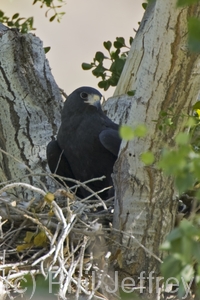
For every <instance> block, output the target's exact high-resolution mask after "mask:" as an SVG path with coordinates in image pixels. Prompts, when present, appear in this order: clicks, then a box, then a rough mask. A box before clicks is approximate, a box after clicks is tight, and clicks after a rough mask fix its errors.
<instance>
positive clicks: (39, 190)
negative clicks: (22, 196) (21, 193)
mask: <svg viewBox="0 0 200 300" xmlns="http://www.w3.org/2000/svg"><path fill="white" fill-rule="evenodd" d="M15 187H24V188H27V189H29V190H32V191H34V192H37V193H38V194H40V195H42V196H44V197H45V195H46V194H47V193H46V192H44V191H43V190H42V189H40V188H37V187H35V186H32V185H30V184H28V183H22V182H15V183H10V184H7V185H6V186H4V187H3V188H1V189H0V194H2V193H3V192H5V191H7V190H9V189H12V188H15Z"/></svg>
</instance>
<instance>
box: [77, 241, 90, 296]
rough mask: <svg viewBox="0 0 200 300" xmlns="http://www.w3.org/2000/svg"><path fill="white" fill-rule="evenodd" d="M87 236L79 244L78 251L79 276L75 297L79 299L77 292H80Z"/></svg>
mask: <svg viewBox="0 0 200 300" xmlns="http://www.w3.org/2000/svg"><path fill="white" fill-rule="evenodd" d="M87 242H88V238H86V237H85V236H84V240H83V244H82V246H81V251H80V263H79V277H78V286H77V287H76V299H77V300H78V299H79V294H80V286H81V277H82V275H83V259H84V254H85V247H86V245H87Z"/></svg>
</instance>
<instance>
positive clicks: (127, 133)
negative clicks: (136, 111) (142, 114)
mask: <svg viewBox="0 0 200 300" xmlns="http://www.w3.org/2000/svg"><path fill="white" fill-rule="evenodd" d="M119 135H120V136H121V138H122V139H123V140H126V141H130V140H132V139H133V138H134V137H135V132H134V129H133V128H132V127H130V126H127V125H123V126H120V128H119Z"/></svg>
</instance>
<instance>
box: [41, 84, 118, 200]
mask: <svg viewBox="0 0 200 300" xmlns="http://www.w3.org/2000/svg"><path fill="white" fill-rule="evenodd" d="M101 98H102V95H101V93H100V92H99V91H97V90H96V89H94V88H92V87H87V86H85V87H80V88H78V89H76V90H75V91H74V92H73V93H71V94H70V95H69V96H68V97H67V100H66V101H65V104H64V108H63V111H62V115H61V126H60V129H59V132H58V135H57V140H55V141H51V142H50V143H49V144H48V146H47V161H48V165H49V168H50V170H51V172H52V173H56V174H57V175H60V176H64V177H68V178H73V179H76V180H79V181H81V182H84V181H87V180H90V179H92V178H97V177H101V176H103V175H105V176H106V178H105V179H104V180H102V181H100V180H98V181H93V182H90V183H88V186H89V187H90V188H91V189H92V190H93V191H95V192H97V191H100V190H102V189H104V188H106V187H109V186H112V185H113V183H112V178H111V174H112V172H113V165H114V163H115V161H116V159H117V156H118V152H119V147H120V143H121V139H120V137H119V133H118V129H119V125H117V124H115V123H114V122H112V121H111V120H110V119H109V118H108V117H107V116H106V115H105V114H104V112H103V111H102V108H101V103H100V100H101ZM66 184H67V185H68V186H72V185H74V184H73V183H70V182H69V181H66ZM77 194H78V196H80V197H87V196H88V195H89V192H88V191H87V190H85V189H84V188H80V189H79V190H78V193H77ZM99 195H100V196H101V197H102V198H103V199H107V198H109V197H110V196H112V195H113V189H111V190H110V191H109V190H107V191H104V192H102V193H100V194H99Z"/></svg>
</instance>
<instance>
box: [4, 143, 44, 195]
mask: <svg viewBox="0 0 200 300" xmlns="http://www.w3.org/2000/svg"><path fill="white" fill-rule="evenodd" d="M0 152H2V153H4V154H6V155H7V156H10V157H11V158H12V159H14V160H15V161H17V162H18V163H20V164H22V165H24V167H25V168H26V169H27V170H28V171H29V172H30V175H31V176H33V177H34V173H33V172H32V170H31V169H30V168H29V167H28V166H27V165H25V164H24V162H22V161H20V160H19V159H17V158H16V157H14V156H13V155H12V154H10V153H8V152H6V151H4V150H3V149H2V148H0ZM38 182H39V183H40V184H41V185H42V186H43V188H44V189H46V187H45V185H44V183H43V182H42V181H41V180H38Z"/></svg>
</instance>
